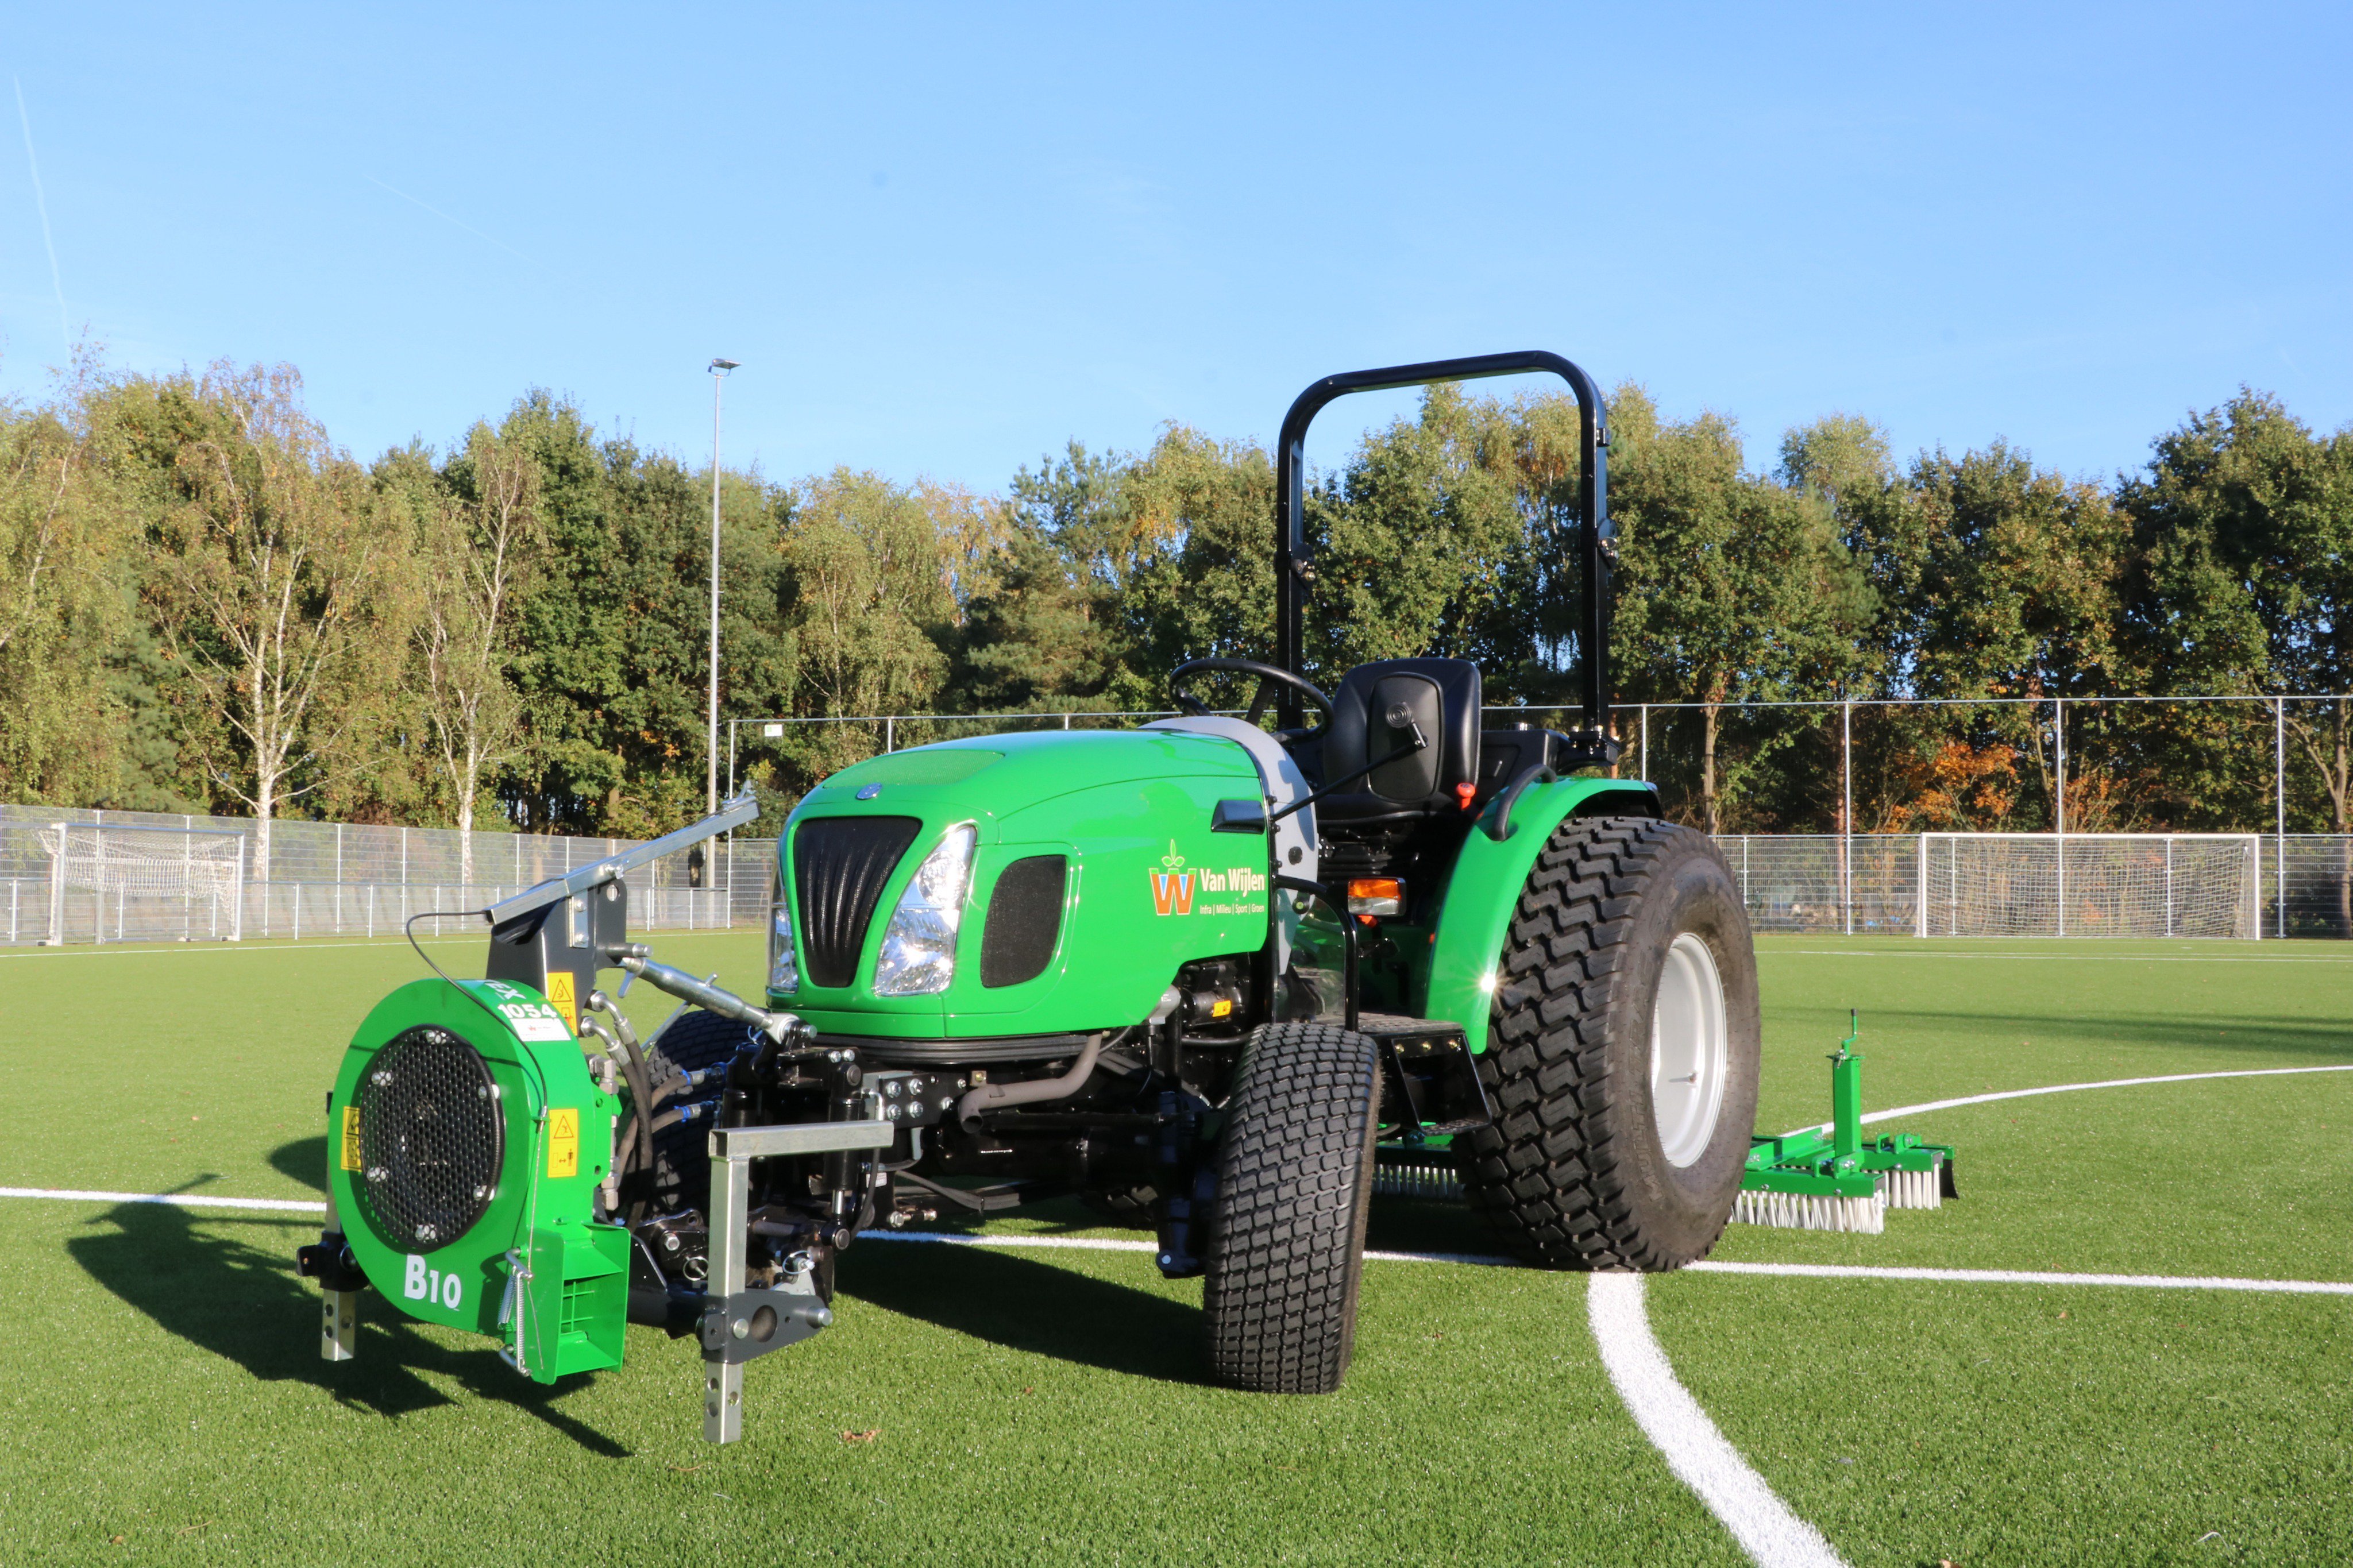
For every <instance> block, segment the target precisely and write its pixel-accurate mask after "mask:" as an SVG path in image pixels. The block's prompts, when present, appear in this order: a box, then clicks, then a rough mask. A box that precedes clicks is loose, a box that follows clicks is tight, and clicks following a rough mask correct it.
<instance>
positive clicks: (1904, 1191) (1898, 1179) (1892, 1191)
mask: <svg viewBox="0 0 2353 1568" xmlns="http://www.w3.org/2000/svg"><path fill="white" fill-rule="evenodd" d="M1937 1163H1938V1164H1939V1165H1942V1164H1943V1163H1944V1162H1943V1161H1941V1160H1939V1161H1938V1162H1937ZM1879 1191H1880V1194H1881V1195H1882V1196H1883V1197H1884V1198H1886V1200H1887V1206H1888V1207H1889V1208H1892V1209H1935V1208H1942V1207H1944V1206H1945V1183H1944V1174H1943V1173H1942V1172H1941V1171H1936V1170H1928V1171H1889V1172H1887V1173H1884V1174H1883V1175H1882V1176H1881V1177H1880V1178H1879Z"/></svg>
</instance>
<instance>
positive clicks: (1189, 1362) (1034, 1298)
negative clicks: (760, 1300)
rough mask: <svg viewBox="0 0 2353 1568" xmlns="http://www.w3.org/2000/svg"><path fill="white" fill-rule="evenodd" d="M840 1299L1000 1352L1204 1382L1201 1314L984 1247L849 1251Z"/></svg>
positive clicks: (1146, 1292) (1142, 1292) (1124, 1287)
mask: <svg viewBox="0 0 2353 1568" xmlns="http://www.w3.org/2000/svg"><path fill="white" fill-rule="evenodd" d="M840 1267H841V1276H840V1279H841V1291H842V1293H843V1294H844V1295H846V1296H850V1297H854V1298H856V1299H857V1300H860V1301H864V1302H870V1303H871V1304H872V1305H874V1306H877V1307H881V1308H882V1309H884V1310H888V1311H892V1312H897V1313H900V1314H902V1315H903V1316H905V1317H910V1318H914V1319H918V1320H920V1321H923V1322H927V1323H931V1324H934V1325H935V1326H937V1327H939V1328H943V1329H946V1330H948V1331H951V1332H954V1333H959V1334H969V1335H971V1336H972V1337H973V1338H975V1339H976V1340H986V1341H987V1342H989V1343H991V1344H996V1345H1003V1346H1004V1347H1005V1348H1007V1349H1008V1350H1017V1351H1026V1352H1031V1353H1033V1354H1036V1355H1042V1356H1050V1357H1052V1358H1053V1359H1055V1360H1056V1361H1067V1362H1072V1363H1077V1364H1078V1365H1081V1366H1092V1367H1098V1368H1101V1369H1102V1370H1103V1371H1105V1372H1115V1373H1124V1374H1126V1375H1128V1376H1131V1377H1148V1378H1154V1379H1156V1380H1158V1381H1160V1382H1163V1383H1190V1384H1198V1383H1202V1382H1204V1381H1205V1379H1204V1378H1203V1376H1202V1366H1201V1313H1200V1309H1199V1308H1198V1306H1196V1305H1193V1304H1190V1303H1187V1302H1183V1301H1172V1300H1169V1299H1168V1298H1167V1297H1166V1296H1161V1295H1156V1294H1155V1293H1154V1292H1152V1291H1150V1290H1139V1289H1135V1288H1134V1287H1133V1286H1128V1285H1118V1284H1113V1283H1112V1282H1111V1281H1109V1280H1106V1279H1095V1278H1093V1277H1092V1276H1091V1275H1087V1274H1082V1273H1079V1272H1077V1271H1075V1270H1072V1269H1069V1268H1058V1267H1056V1266H1055V1265H1054V1264H1051V1263H1048V1262H1043V1261H1040V1260H1039V1259H1036V1258H1024V1257H1021V1256H1020V1255H1018V1253H1013V1252H1009V1251H1003V1250H999V1249H997V1248H994V1247H936V1246H934V1247H925V1246H913V1247H902V1246H893V1245H890V1244H876V1245H870V1246H866V1247H853V1248H852V1249H851V1250H850V1251H849V1252H848V1253H846V1254H845V1255H844V1256H843V1258H842V1260H841V1266H840Z"/></svg>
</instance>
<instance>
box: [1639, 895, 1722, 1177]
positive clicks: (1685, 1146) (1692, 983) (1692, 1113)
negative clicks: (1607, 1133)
mask: <svg viewBox="0 0 2353 1568" xmlns="http://www.w3.org/2000/svg"><path fill="white" fill-rule="evenodd" d="M1731 1056H1732V1053H1731V1047H1730V1046H1729V1044H1728V1042H1727V1041H1726V1040H1725V1026H1724V982H1723V980H1722V979H1721V978H1719V977H1718V976H1717V974H1716V973H1715V954H1714V953H1712V952H1709V951H1708V949H1707V943H1706V942H1703V941H1701V940H1700V939H1699V938H1698V937H1696V936H1694V935H1693V934H1692V933H1691V932H1689V931H1685V932H1683V934H1682V935H1680V936H1678V937H1676V938H1675V940H1674V942H1673V943H1672V945H1671V946H1670V947H1669V948H1668V949H1667V962H1666V963H1665V965H1664V966H1663V967H1662V968H1661V969H1660V971H1659V994H1658V999H1657V1000H1656V1001H1655V1002H1653V1003H1652V1004H1651V1117H1652V1119H1653V1120H1654V1121H1656V1122H1657V1124H1658V1129H1659V1146H1660V1147H1661V1148H1662V1149H1664V1150H1665V1151H1666V1155H1667V1163H1668V1164H1670V1165H1672V1166H1675V1167H1676V1168H1677V1169H1683V1168H1686V1167H1688V1166H1691V1165H1694V1164H1696V1163H1699V1157H1700V1156H1701V1155H1702V1154H1704V1153H1706V1152H1707V1146H1708V1144H1709V1143H1710V1142H1712V1141H1713V1140H1714V1139H1715V1119H1716V1116H1717V1114H1718V1113H1719V1112H1720V1111H1722V1110H1723V1109H1724V1080H1725V1078H1726V1077H1728V1076H1729V1068H1730V1064H1731Z"/></svg>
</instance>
